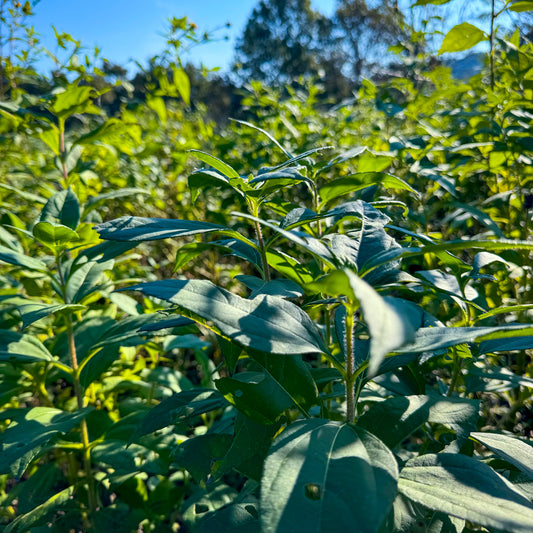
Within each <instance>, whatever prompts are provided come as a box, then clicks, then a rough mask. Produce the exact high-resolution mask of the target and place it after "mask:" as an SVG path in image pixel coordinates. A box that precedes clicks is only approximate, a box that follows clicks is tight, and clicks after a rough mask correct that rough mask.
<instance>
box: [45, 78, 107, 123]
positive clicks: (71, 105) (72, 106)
mask: <svg viewBox="0 0 533 533" xmlns="http://www.w3.org/2000/svg"><path fill="white" fill-rule="evenodd" d="M95 94H96V91H95V90H94V88H93V87H91V86H89V85H83V86H81V87H76V86H74V85H70V86H69V87H67V88H66V89H65V90H64V91H62V92H59V93H57V94H56V95H55V99H54V102H53V103H52V105H51V106H50V109H51V111H52V113H54V114H55V115H57V116H58V117H60V118H62V119H65V118H67V117H69V116H71V115H74V114H75V113H92V114H100V109H98V108H97V107H96V106H95V105H93V104H92V102H91V97H92V96H93V95H95Z"/></svg>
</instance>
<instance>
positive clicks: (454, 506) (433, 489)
mask: <svg viewBox="0 0 533 533" xmlns="http://www.w3.org/2000/svg"><path fill="white" fill-rule="evenodd" d="M398 489H399V490H400V492H401V493H402V494H404V495H405V496H407V497H408V498H410V499H411V500H413V501H415V502H418V503H421V504H422V505H424V506H426V507H429V508H430V509H434V510H436V511H441V512H443V513H447V514H451V515H453V516H457V517H458V518H463V519H465V520H469V521H470V522H474V523H475V524H479V525H482V526H485V527H488V528H495V529H499V530H503V531H507V532H509V533H528V532H529V531H531V529H532V528H533V505H532V504H531V503H530V502H529V500H528V499H527V498H525V497H524V496H523V495H522V494H521V493H519V492H517V491H516V490H515V489H514V488H513V486H512V485H511V484H510V483H509V482H508V481H507V480H506V479H505V478H503V477H502V476H499V475H498V474H497V473H496V472H495V471H494V470H493V469H492V468H490V467H489V466H487V465H486V464H483V463H482V462H480V461H478V460H476V459H474V458H472V457H467V456H465V455H460V454H451V453H440V454H437V455H436V454H427V455H423V456H421V457H417V458H415V459H411V460H410V461H408V462H407V464H406V465H405V467H404V468H403V470H402V471H401V473H400V479H399V481H398Z"/></svg>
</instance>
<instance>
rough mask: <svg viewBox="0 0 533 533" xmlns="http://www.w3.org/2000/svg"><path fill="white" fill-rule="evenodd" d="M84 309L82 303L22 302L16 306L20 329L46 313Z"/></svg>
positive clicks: (71, 311)
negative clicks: (49, 303) (48, 303)
mask: <svg viewBox="0 0 533 533" xmlns="http://www.w3.org/2000/svg"><path fill="white" fill-rule="evenodd" d="M83 309H85V306H84V305H69V304H56V305H47V304H40V303H31V304H23V305H19V306H18V311H19V313H20V316H21V318H22V329H25V328H27V327H28V326H29V325H30V324H33V323H34V322H37V321H38V320H41V318H44V317H46V316H48V315H51V314H53V313H58V312H60V311H68V312H70V313H73V312H76V311H81V310H83Z"/></svg>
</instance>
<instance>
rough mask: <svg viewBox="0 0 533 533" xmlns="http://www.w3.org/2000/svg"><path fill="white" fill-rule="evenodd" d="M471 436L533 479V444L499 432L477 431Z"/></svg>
mask: <svg viewBox="0 0 533 533" xmlns="http://www.w3.org/2000/svg"><path fill="white" fill-rule="evenodd" d="M470 436H471V437H473V438H474V439H476V440H477V441H478V442H481V444H483V445H484V446H486V447H487V448H488V449H489V450H491V451H493V452H494V453H495V454H496V455H499V456H500V457H501V458H502V459H505V460H506V461H507V462H509V463H511V464H512V465H514V466H516V467H517V468H518V469H519V470H521V471H522V472H524V474H526V475H527V476H529V478H530V479H532V480H533V446H532V445H531V444H530V443H528V442H525V441H523V440H520V439H518V438H516V437H510V436H508V435H500V434H498V433H479V432H475V433H471V434H470Z"/></svg>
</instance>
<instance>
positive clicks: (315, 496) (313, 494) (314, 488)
mask: <svg viewBox="0 0 533 533" xmlns="http://www.w3.org/2000/svg"><path fill="white" fill-rule="evenodd" d="M305 497H306V498H309V499H310V500H313V501H316V500H320V498H322V489H321V488H320V485H317V484H316V483H307V484H306V485H305Z"/></svg>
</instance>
